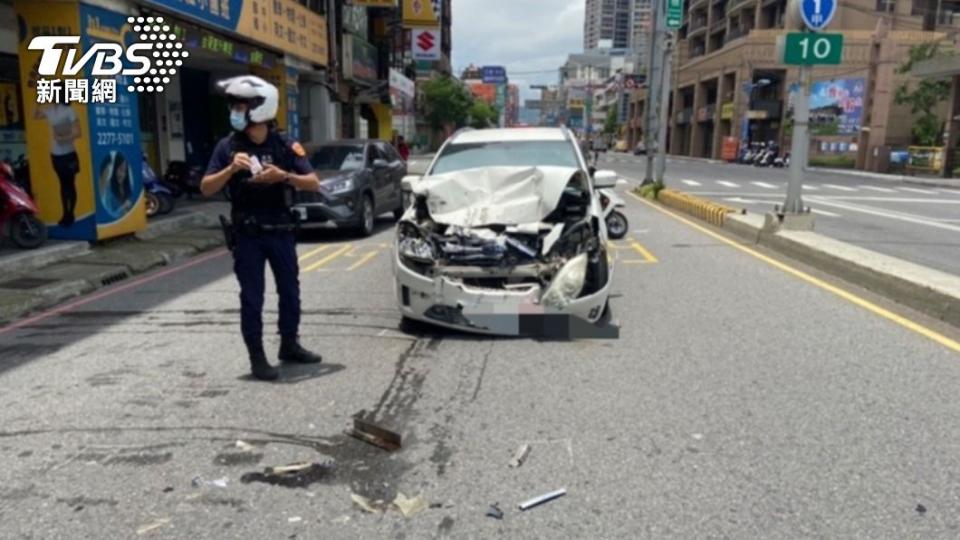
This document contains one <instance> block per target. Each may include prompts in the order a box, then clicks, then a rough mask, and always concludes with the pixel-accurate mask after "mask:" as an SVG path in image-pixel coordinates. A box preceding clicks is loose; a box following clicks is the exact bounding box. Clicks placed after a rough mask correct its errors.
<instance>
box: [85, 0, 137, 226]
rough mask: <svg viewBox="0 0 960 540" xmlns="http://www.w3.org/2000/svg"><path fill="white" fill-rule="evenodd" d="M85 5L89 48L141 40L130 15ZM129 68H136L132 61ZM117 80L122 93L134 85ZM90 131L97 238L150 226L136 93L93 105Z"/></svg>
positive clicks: (124, 79) (89, 115) (121, 77)
mask: <svg viewBox="0 0 960 540" xmlns="http://www.w3.org/2000/svg"><path fill="white" fill-rule="evenodd" d="M79 6H80V29H81V34H80V35H81V38H82V40H81V43H82V44H83V48H84V50H87V49H90V48H91V46H92V45H93V44H94V43H98V42H99V43H103V42H110V43H119V44H121V45H130V44H131V43H132V42H133V41H134V40H135V39H136V34H135V33H134V32H133V30H132V29H131V28H130V27H129V25H128V24H127V16H126V15H124V14H121V13H116V12H114V11H108V10H106V9H103V8H99V7H94V6H89V5H87V4H80V5H79ZM124 64H125V67H130V66H129V62H128V61H124ZM115 78H116V80H117V87H119V88H121V89H123V88H126V87H127V85H128V84H129V83H130V82H132V81H129V80H128V79H129V78H130V77H128V76H126V75H116V76H115ZM91 80H92V81H96V80H97V79H93V78H91ZM86 129H87V131H88V132H89V133H90V142H91V144H90V150H91V164H92V165H93V180H94V191H95V194H96V200H97V205H96V206H97V210H96V216H97V217H96V219H97V239H99V240H103V239H105V238H111V237H113V236H119V235H122V234H128V233H132V232H136V231H138V230H141V229H143V228H145V227H146V226H147V215H146V211H145V209H144V197H143V184H142V178H141V177H140V171H141V166H142V163H143V153H142V150H141V147H140V116H139V111H138V109H137V96H136V94H131V93H129V92H126V91H123V90H121V91H120V92H119V93H118V95H117V99H116V102H114V103H95V104H90V105H88V106H87V125H86Z"/></svg>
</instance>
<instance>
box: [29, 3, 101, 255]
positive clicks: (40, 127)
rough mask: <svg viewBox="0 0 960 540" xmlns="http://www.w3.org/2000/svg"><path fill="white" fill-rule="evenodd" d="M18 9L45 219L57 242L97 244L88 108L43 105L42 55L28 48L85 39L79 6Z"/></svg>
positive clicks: (35, 177)
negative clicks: (48, 39) (45, 39)
mask: <svg viewBox="0 0 960 540" xmlns="http://www.w3.org/2000/svg"><path fill="white" fill-rule="evenodd" d="M14 9H15V10H16V12H17V15H18V16H19V17H20V18H21V19H22V20H23V23H24V30H25V32H22V33H21V34H20V41H19V44H18V56H19V64H20V94H21V96H22V98H23V99H22V101H23V122H24V129H25V131H26V136H27V140H28V141H29V145H28V146H27V159H28V161H29V163H30V184H31V189H32V190H33V196H34V200H35V201H36V203H37V206H38V207H39V209H40V215H39V218H40V219H41V220H42V221H43V222H44V223H46V224H47V226H48V228H49V234H50V237H51V238H61V239H72V240H90V241H93V240H96V239H97V226H96V216H95V210H96V201H95V197H94V181H93V172H92V171H93V165H92V163H91V154H90V129H89V126H90V124H89V122H88V118H87V109H88V107H87V106H86V105H81V104H76V103H67V102H66V100H65V99H64V97H65V96H63V94H62V93H61V94H60V96H58V99H56V100H54V101H53V102H46V103H42V104H40V103H37V80H38V79H40V78H41V77H40V76H39V71H38V70H39V66H40V56H41V51H37V50H29V49H28V48H27V45H28V44H29V43H30V41H31V40H32V39H33V38H34V37H36V36H79V35H80V13H79V11H78V5H77V4H74V3H62V2H37V1H34V0H17V1H16V2H15V3H14ZM71 80H78V79H71Z"/></svg>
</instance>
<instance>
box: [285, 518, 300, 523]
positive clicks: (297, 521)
mask: <svg viewBox="0 0 960 540" xmlns="http://www.w3.org/2000/svg"><path fill="white" fill-rule="evenodd" d="M301 521H303V518H302V517H300V516H292V517H288V518H287V523H300V522H301Z"/></svg>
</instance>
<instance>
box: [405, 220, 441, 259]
mask: <svg viewBox="0 0 960 540" xmlns="http://www.w3.org/2000/svg"><path fill="white" fill-rule="evenodd" d="M397 249H398V250H399V251H400V255H401V256H402V257H406V258H408V259H411V260H414V261H418V262H427V263H430V262H433V261H434V260H436V258H437V252H436V251H435V250H434V248H433V244H432V243H431V242H430V240H428V239H426V238H424V237H423V234H421V232H420V230H419V229H417V227H416V226H414V225H413V224H411V223H401V224H400V227H399V228H398V229H397Z"/></svg>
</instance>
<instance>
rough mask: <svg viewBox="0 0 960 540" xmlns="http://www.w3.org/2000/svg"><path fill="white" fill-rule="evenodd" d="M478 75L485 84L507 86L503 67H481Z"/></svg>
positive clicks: (505, 71)
mask: <svg viewBox="0 0 960 540" xmlns="http://www.w3.org/2000/svg"><path fill="white" fill-rule="evenodd" d="M480 73H481V77H482V78H483V82H485V83H487V84H507V68H505V67H503V66H483V67H482V68H480Z"/></svg>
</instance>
